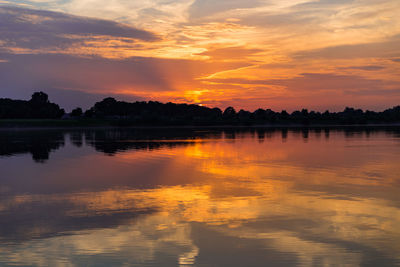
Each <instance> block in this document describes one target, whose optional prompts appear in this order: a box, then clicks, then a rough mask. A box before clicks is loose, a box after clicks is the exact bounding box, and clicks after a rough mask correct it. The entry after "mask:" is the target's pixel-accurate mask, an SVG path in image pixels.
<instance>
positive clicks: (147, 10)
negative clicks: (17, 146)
mask: <svg viewBox="0 0 400 267" xmlns="http://www.w3.org/2000/svg"><path fill="white" fill-rule="evenodd" d="M50 11H51V12H50ZM399 13H400V2H399V1H397V0H387V1H382V0H365V1H356V0H353V1H340V0H320V1H311V0H292V1H282V0H246V1H244V0H230V1H225V0H221V1H211V0H176V1H161V0H140V1H139V0H132V1H123V0H114V1H105V0H48V1H46V0H31V1H4V0H2V1H0V90H1V92H2V95H1V96H0V97H13V98H29V96H30V94H31V93H32V92H33V91H35V90H39V89H40V90H44V91H46V92H47V93H48V94H49V95H50V98H51V99H52V100H54V101H55V102H59V103H60V104H61V105H62V106H65V107H67V109H68V108H70V107H74V106H76V105H81V106H84V107H87V106H91V105H92V104H93V102H94V101H98V100H100V99H102V98H103V97H104V96H108V95H113V96H115V97H117V98H119V99H125V100H159V101H163V102H167V101H172V102H189V103H198V104H203V105H207V106H218V107H220V108H225V107H227V106H229V105H232V106H234V107H235V108H237V109H239V108H245V109H249V110H255V109H256V108H258V107H262V108H272V109H274V110H277V111H280V110H281V109H287V110H294V109H299V108H303V107H306V108H310V109H318V110H321V111H322V110H325V109H327V108H329V109H331V110H340V109H342V108H344V107H345V106H355V107H361V108H368V109H374V110H382V109H384V108H388V107H391V106H394V105H398V104H399V103H400V101H399V100H400V75H399V74H400V49H399V47H400V17H399V16H398V14H399ZM2 25H3V26H2ZM3 92H4V93H3Z"/></svg>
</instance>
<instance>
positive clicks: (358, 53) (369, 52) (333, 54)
mask: <svg viewBox="0 0 400 267" xmlns="http://www.w3.org/2000/svg"><path fill="white" fill-rule="evenodd" d="M399 47H400V35H395V36H392V37H390V38H388V39H387V40H384V41H381V42H372V43H363V44H349V45H338V46H329V47H325V48H321V49H314V50H305V51H298V52H295V53H294V55H293V57H294V58H298V59H301V58H324V59H349V58H374V57H381V58H382V57H383V58H389V57H396V56H400V51H399Z"/></svg>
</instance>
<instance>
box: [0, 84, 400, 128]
mask: <svg viewBox="0 0 400 267" xmlns="http://www.w3.org/2000/svg"><path fill="white" fill-rule="evenodd" d="M60 118H64V119H66V118H75V119H79V120H93V119H96V120H104V121H107V122H110V123H111V124H114V125H119V126H124V125H126V126H131V125H132V126H133V125H265V124H272V125H279V124H302V125H310V124H328V125H353V124H372V123H400V106H396V107H393V108H389V109H387V110H385V111H382V112H375V111H369V110H367V111H363V110H361V109H354V108H349V107H346V108H345V109H344V110H343V111H341V112H329V111H325V112H318V111H308V110H307V109H302V110H296V111H293V112H292V113H288V112H286V111H285V110H282V111H281V112H275V111H272V110H271V109H262V108H259V109H257V110H256V111H254V112H250V111H246V110H243V109H241V110H239V111H236V110H235V109H234V108H233V107H228V108H226V109H225V110H224V111H222V110H221V109H219V108H208V107H204V106H199V105H195V104H175V103H160V102H156V101H137V102H133V103H129V102H125V101H117V100H116V99H114V98H111V97H108V98H105V99H103V100H102V101H100V102H97V103H95V105H94V106H93V107H91V108H90V109H88V110H86V111H85V112H83V110H82V109H81V108H76V109H74V110H73V111H72V112H71V113H69V114H65V111H64V109H61V108H60V107H59V106H58V105H57V104H54V103H51V102H49V100H48V96H47V95H46V94H45V93H43V92H36V93H34V94H33V95H32V98H31V100H29V101H24V100H11V99H0V119H60Z"/></svg>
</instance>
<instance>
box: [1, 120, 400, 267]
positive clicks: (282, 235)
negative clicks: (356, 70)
mask: <svg viewBox="0 0 400 267" xmlns="http://www.w3.org/2000/svg"><path fill="white" fill-rule="evenodd" d="M399 161H400V130H398V129H397V130H396V129H385V130H383V129H382V130H376V129H375V130H373V129H362V130H361V129H357V128H353V129H351V128H350V129H330V130H329V129H310V130H308V129H292V130H290V129H289V130H287V129H275V130H274V129H240V128H237V129H225V130H218V129H175V130H174V129H120V130H118V129H103V130H101V129H98V130H95V129H93V130H30V131H28V130H25V131H22V130H19V131H5V130H3V131H0V172H1V178H0V265H1V266H15V265H23V266H27V265H28V266H245V267H248V266H398V265H399V266H400V163H399Z"/></svg>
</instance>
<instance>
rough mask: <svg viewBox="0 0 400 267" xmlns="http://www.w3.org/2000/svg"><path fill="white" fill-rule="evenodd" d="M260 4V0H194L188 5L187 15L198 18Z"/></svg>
mask: <svg viewBox="0 0 400 267" xmlns="http://www.w3.org/2000/svg"><path fill="white" fill-rule="evenodd" d="M261 4H262V1H259V0H247V1H243V0H218V1H214V0H195V1H194V2H193V4H192V5H191V6H190V7H189V15H190V18H192V19H199V18H202V17H207V16H210V15H213V14H216V13H219V12H224V11H228V10H232V9H239V8H254V7H257V6H260V5H261Z"/></svg>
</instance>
